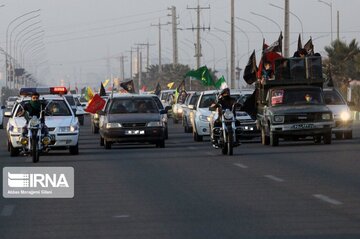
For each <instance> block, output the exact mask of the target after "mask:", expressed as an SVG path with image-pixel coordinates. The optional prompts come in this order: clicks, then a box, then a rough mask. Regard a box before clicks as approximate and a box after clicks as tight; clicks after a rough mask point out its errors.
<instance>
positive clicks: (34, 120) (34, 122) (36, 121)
mask: <svg viewBox="0 0 360 239" xmlns="http://www.w3.org/2000/svg"><path fill="white" fill-rule="evenodd" d="M29 123H30V127H36V126H37V125H39V124H40V120H39V119H38V118H32V119H31V120H30V122H29Z"/></svg>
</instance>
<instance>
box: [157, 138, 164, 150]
mask: <svg viewBox="0 0 360 239" xmlns="http://www.w3.org/2000/svg"><path fill="white" fill-rule="evenodd" d="M156 147H157V148H165V140H164V139H163V140H160V141H159V142H157V143H156Z"/></svg>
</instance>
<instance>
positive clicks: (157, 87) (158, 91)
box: [154, 82, 161, 96]
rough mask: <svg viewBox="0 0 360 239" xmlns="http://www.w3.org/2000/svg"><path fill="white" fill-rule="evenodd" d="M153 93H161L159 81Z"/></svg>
mask: <svg viewBox="0 0 360 239" xmlns="http://www.w3.org/2000/svg"><path fill="white" fill-rule="evenodd" d="M154 93H155V95H157V96H159V95H160V93H161V86H160V83H159V82H158V83H157V84H156V88H155V91H154Z"/></svg>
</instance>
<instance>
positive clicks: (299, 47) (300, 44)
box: [297, 34, 303, 51]
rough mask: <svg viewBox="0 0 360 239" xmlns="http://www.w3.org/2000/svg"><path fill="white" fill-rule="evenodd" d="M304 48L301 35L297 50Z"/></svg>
mask: <svg viewBox="0 0 360 239" xmlns="http://www.w3.org/2000/svg"><path fill="white" fill-rule="evenodd" d="M302 48H303V47H302V43H301V35H300V34H299V38H298V47H297V50H298V51H300V50H301V49H302Z"/></svg>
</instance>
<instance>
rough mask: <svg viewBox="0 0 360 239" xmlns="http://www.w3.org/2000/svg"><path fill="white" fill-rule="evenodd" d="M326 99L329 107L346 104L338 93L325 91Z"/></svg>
mask: <svg viewBox="0 0 360 239" xmlns="http://www.w3.org/2000/svg"><path fill="white" fill-rule="evenodd" d="M324 99H325V103H326V104H327V105H344V104H346V103H345V101H344V100H343V98H342V97H341V95H340V94H339V93H338V92H337V91H333V90H332V91H324Z"/></svg>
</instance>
